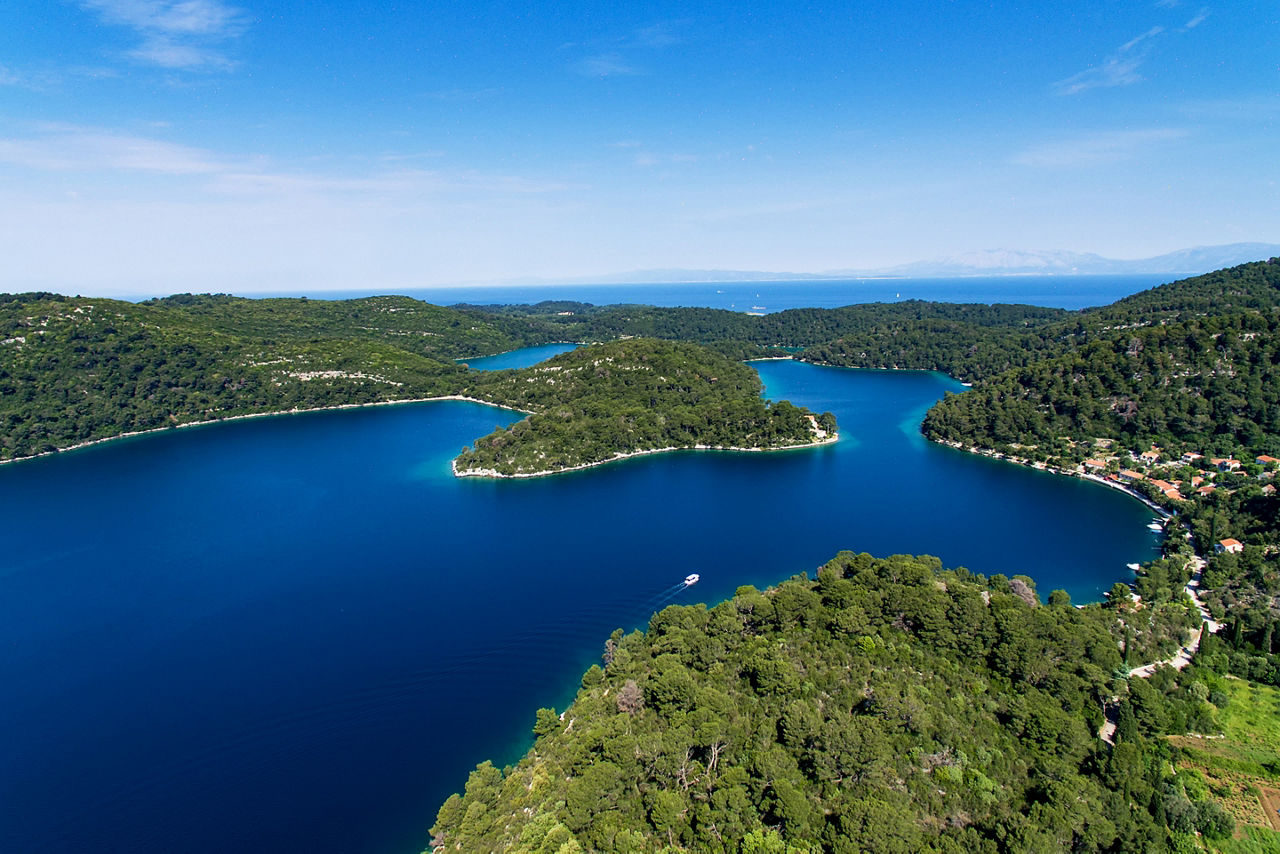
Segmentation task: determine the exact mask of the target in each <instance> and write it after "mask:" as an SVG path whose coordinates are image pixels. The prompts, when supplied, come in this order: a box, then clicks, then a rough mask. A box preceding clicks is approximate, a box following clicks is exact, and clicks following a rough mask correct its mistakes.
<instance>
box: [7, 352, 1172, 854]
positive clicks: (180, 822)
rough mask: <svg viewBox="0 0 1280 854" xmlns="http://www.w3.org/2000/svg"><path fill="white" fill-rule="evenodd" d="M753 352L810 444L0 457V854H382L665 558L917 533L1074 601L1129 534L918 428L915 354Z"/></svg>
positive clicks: (368, 439) (527, 711) (1052, 490)
mask: <svg viewBox="0 0 1280 854" xmlns="http://www.w3.org/2000/svg"><path fill="white" fill-rule="evenodd" d="M756 366H757V368H758V369H759V371H760V373H761V375H762V376H763V378H764V379H765V382H766V384H767V387H768V394H769V396H770V397H773V398H782V397H787V398H790V399H791V400H793V401H795V402H796V403H800V404H805V405H808V406H811V407H813V408H815V409H818V410H826V409H830V410H832V411H834V412H835V413H836V415H837V416H838V418H839V419H840V423H841V426H842V430H843V436H844V438H843V439H842V441H841V442H840V443H838V444H836V445H834V446H828V447H824V448H818V449H811V450H797V451H787V452H779V453H773V454H747V453H727V452H683V453H675V454H666V455H659V456H652V457H642V458H636V459H632V460H627V461H624V462H621V463H617V464H614V465H610V466H605V467H602V468H598V469H593V470H590V471H584V472H578V473H574V474H569V475H563V476H559V477H554V478H544V479H536V480H521V481H498V482H495V481H485V480H474V479H466V480H456V479H454V478H452V477H451V476H450V474H449V461H450V458H451V457H452V455H453V454H455V453H457V451H458V450H459V449H460V448H461V447H462V446H463V445H465V444H467V443H469V442H471V441H472V440H474V439H475V437H477V436H479V435H482V434H484V433H486V432H488V431H489V430H491V429H492V428H493V427H494V425H495V424H496V423H506V422H510V421H512V420H514V417H515V416H513V415H512V414H511V413H508V412H505V411H503V410H498V409H494V408H491V407H487V406H482V405H476V404H469V403H463V402H438V403H425V404H414V405H405V406H398V407H374V408H368V409H361V410H347V411H338V412H326V413H315V414H307V415H295V416H284V417H277V418H264V419H254V420H247V421H241V422H237V423H233V424H224V425H217V426H212V427H207V428H195V429H188V430H181V431H172V432H168V433H163V434H156V435H152V436H146V437H139V438H135V439H128V440H123V441H119V442H115V443H111V444H107V445H103V446H98V447H94V448H90V449H85V450H82V451H77V452H72V453H67V454H63V455H59V456H54V457H50V458H44V459H40V460H34V461H30V462H26V463H20V464H15V465H10V466H4V467H0V508H2V509H3V512H2V513H0V541H2V542H3V543H4V544H5V547H4V551H3V557H2V558H0V651H2V652H0V732H3V733H4V734H5V737H4V738H3V739H0V850H3V851H14V852H59V853H61V852H73V851H75V852H81V851H95V852H155V853H156V854H159V852H165V854H169V852H176V851H181V852H184V854H195V853H197V852H209V854H213V852H218V854H224V852H228V851H267V850H280V851H308V852H312V854H326V852H333V854H359V853H360V852H369V854H375V852H376V854H382V852H416V851H418V850H420V849H421V848H422V847H423V846H424V845H425V844H426V842H427V840H428V833H427V829H428V827H429V826H430V825H431V823H432V821H433V819H434V814H435V810H436V809H437V807H438V806H439V804H440V803H441V802H442V800H443V799H444V798H445V797H446V796H447V795H448V794H449V793H450V792H452V791H455V790H457V789H459V788H461V786H462V784H463V783H464V782H465V779H466V774H467V772H468V771H469V770H470V769H471V768H472V767H473V766H474V765H475V763H477V762H478V761H480V760H482V759H484V758H494V759H497V760H498V761H499V762H505V761H512V760H514V759H515V758H516V757H517V756H518V755H519V754H520V753H521V752H522V751H523V750H524V749H525V748H526V747H527V746H528V743H529V735H528V731H529V727H530V726H532V723H533V718H534V710H535V709H537V708H538V707H539V706H548V705H555V706H557V707H563V705H564V704H565V703H566V701H567V700H569V699H570V698H571V697H572V695H573V693H574V690H575V689H576V686H577V682H578V677H579V675H580V674H581V672H582V670H583V669H585V668H586V667H587V666H589V665H590V664H591V663H592V662H593V661H597V660H598V655H599V651H600V648H601V644H602V642H603V640H604V639H605V637H606V636H607V635H608V633H609V632H610V631H611V630H612V629H613V628H615V627H618V626H623V627H628V628H630V627H634V626H637V625H639V624H642V623H644V622H645V620H646V619H647V617H648V615H649V614H650V613H651V612H652V610H654V609H655V608H657V607H660V606H661V605H662V604H663V591H666V590H669V589H670V588H671V587H672V585H673V584H675V583H676V582H678V581H679V580H680V579H682V578H684V576H685V575H687V574H688V573H690V572H695V571H696V572H698V573H700V574H701V575H702V582H701V583H700V584H698V585H697V586H696V587H693V588H690V589H688V590H686V591H683V592H680V593H678V594H675V595H672V596H669V597H668V598H669V600H670V601H675V602H684V603H688V602H697V601H706V602H716V601H718V600H721V599H723V598H725V597H727V596H730V595H731V594H732V593H733V591H734V589H735V588H736V587H738V586H739V585H743V584H756V585H760V586H763V585H767V584H770V583H774V582H777V581H779V580H782V579H784V578H786V577H788V576H790V575H792V574H794V573H797V572H806V571H812V570H813V569H814V568H815V567H817V566H818V565H819V564H820V563H822V562H823V561H825V560H826V559H827V558H829V557H831V556H832V555H833V554H834V553H835V552H836V551H837V550H839V549H842V548H851V549H854V550H858V551H864V550H865V551H870V552H872V553H875V554H881V555H883V554H889V553H893V552H916V553H921V552H927V553H933V554H937V555H939V556H941V557H942V559H943V561H944V563H946V564H947V565H951V566H956V565H966V566H969V567H970V568H972V569H974V570H977V571H982V572H986V573H995V572H1003V573H1006V574H1013V573H1019V572H1024V573H1027V574H1029V575H1031V576H1033V577H1034V578H1036V579H1037V580H1038V582H1039V587H1040V590H1041V592H1042V594H1045V595H1047V593H1048V591H1049V590H1050V589H1052V588H1055V587H1064V588H1066V589H1067V590H1069V591H1070V592H1071V594H1072V596H1073V597H1075V598H1076V599H1077V600H1085V599H1091V598H1096V597H1098V596H1099V594H1100V592H1101V591H1102V590H1104V589H1106V588H1107V587H1108V586H1109V585H1110V584H1111V583H1112V582H1114V581H1115V580H1117V579H1120V578H1128V577H1129V575H1130V574H1129V572H1128V571H1127V570H1126V568H1125V564H1126V563H1129V562H1132V561H1142V560H1147V559H1150V558H1153V557H1154V556H1155V555H1156V551H1157V543H1156V541H1155V539H1154V537H1153V535H1152V534H1151V533H1150V532H1148V531H1147V530H1146V528H1145V525H1146V524H1147V522H1148V521H1149V520H1150V518H1151V516H1150V514H1149V513H1148V512H1147V511H1146V509H1145V508H1143V507H1142V506H1141V505H1140V504H1138V503H1137V502H1136V501H1133V500H1132V499H1129V498H1127V497H1125V496H1123V495H1121V494H1119V493H1116V492H1113V491H1111V490H1108V489H1106V488H1102V487H1098V486H1095V485H1091V484H1086V483H1082V482H1078V481H1074V480H1070V479H1066V478H1060V477H1054V476H1051V475H1046V474H1041V473H1037V472H1034V471H1031V470H1028V469H1024V468H1020V467H1016V466H1013V465H1009V464H1005V463H999V462H994V461H991V460H986V459H982V458H978V457H973V456H969V455H966V454H963V453H961V452H957V451H952V450H950V449H947V448H942V447H938V446H934V445H931V444H929V443H927V442H925V441H924V440H923V439H922V438H921V437H920V435H919V433H918V431H917V426H918V424H919V422H920V419H921V417H922V415H923V413H924V411H925V409H926V408H927V407H928V406H929V405H930V404H931V403H932V402H933V401H935V400H937V399H938V398H939V397H940V396H941V395H942V393H943V391H944V390H955V389H956V388H958V386H957V384H956V383H954V382H953V381H951V380H949V379H947V378H946V377H943V376H940V375H938V374H930V373H907V372H902V373H884V372H872V371H854V370H842V369H837V368H821V367H815V366H811V365H804V364H799V363H792V362H763V363H756Z"/></svg>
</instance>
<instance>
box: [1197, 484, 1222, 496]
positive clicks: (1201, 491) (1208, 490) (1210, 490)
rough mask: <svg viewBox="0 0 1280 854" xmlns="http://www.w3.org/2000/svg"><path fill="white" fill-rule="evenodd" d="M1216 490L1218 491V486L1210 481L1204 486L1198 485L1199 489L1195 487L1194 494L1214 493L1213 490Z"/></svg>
mask: <svg viewBox="0 0 1280 854" xmlns="http://www.w3.org/2000/svg"><path fill="white" fill-rule="evenodd" d="M1217 491H1218V487H1216V486H1214V485H1213V484H1212V483H1210V484H1206V485H1205V486H1202V487H1200V488H1199V489H1197V490H1196V495H1213V493H1215V492H1217Z"/></svg>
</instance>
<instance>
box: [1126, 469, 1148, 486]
mask: <svg viewBox="0 0 1280 854" xmlns="http://www.w3.org/2000/svg"><path fill="white" fill-rule="evenodd" d="M1120 480H1121V481H1122V482H1124V483H1137V482H1138V481H1140V480H1146V478H1145V477H1144V476H1143V475H1142V474H1141V473H1140V472H1136V471H1134V470H1133V469H1123V470H1122V471H1121V472H1120Z"/></svg>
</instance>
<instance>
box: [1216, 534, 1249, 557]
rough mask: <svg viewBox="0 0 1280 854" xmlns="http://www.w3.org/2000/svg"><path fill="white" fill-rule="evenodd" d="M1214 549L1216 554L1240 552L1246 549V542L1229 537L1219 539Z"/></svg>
mask: <svg viewBox="0 0 1280 854" xmlns="http://www.w3.org/2000/svg"><path fill="white" fill-rule="evenodd" d="M1213 551H1214V553H1215V554H1223V553H1224V552H1225V553H1226V554H1240V552H1242V551H1244V543H1242V542H1240V541H1239V540H1236V539H1232V538H1231V537H1227V538H1226V539H1225V540H1219V541H1218V543H1217V544H1216V545H1215V546H1214V547H1213Z"/></svg>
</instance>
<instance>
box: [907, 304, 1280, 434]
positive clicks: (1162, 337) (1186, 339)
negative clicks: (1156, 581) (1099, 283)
mask: <svg viewBox="0 0 1280 854" xmlns="http://www.w3.org/2000/svg"><path fill="white" fill-rule="evenodd" d="M924 429H925V433H926V435H928V436H930V437H931V438H937V439H943V440H948V441H959V442H962V443H965V444H970V445H978V446H980V447H997V446H1000V445H1012V444H1020V445H1044V444H1046V443H1048V442H1050V441H1052V440H1053V439H1055V438H1062V437H1065V438H1069V439H1073V440H1076V441H1082V442H1091V441H1092V440H1093V439H1096V438H1107V439H1122V440H1124V444H1125V445H1126V446H1127V447H1134V448H1137V449H1139V450H1145V449H1146V448H1148V447H1150V446H1151V445H1152V444H1156V445H1160V446H1162V447H1167V448H1170V449H1173V448H1188V449H1196V450H1203V451H1205V452H1210V451H1217V450H1219V449H1221V451H1222V452H1223V453H1226V452H1227V451H1230V450H1234V449H1236V448H1240V447H1244V448H1253V449H1257V452H1258V453H1263V451H1264V450H1265V449H1268V448H1273V449H1280V312H1278V311H1276V310H1275V309H1271V310H1268V311H1265V312H1263V311H1252V310H1244V311H1239V312H1236V313H1232V314H1216V315H1214V316H1210V317H1200V318H1194V319H1190V320H1186V321H1183V322H1172V323H1167V324H1152V325H1146V326H1137V327H1132V328H1126V329H1124V330H1122V331H1117V332H1116V333H1115V334H1112V335H1110V336H1106V337H1102V336H1094V338H1093V340H1091V341H1089V342H1088V343H1085V344H1083V345H1082V346H1080V347H1077V348H1073V349H1072V350H1071V351H1070V352H1068V353H1066V354H1064V355H1060V356H1053V357H1051V358H1047V359H1042V360H1039V361H1036V362H1033V363H1031V364H1028V365H1025V366H1021V367H1019V368H1017V369H1015V370H1012V371H1008V372H1006V373H1003V374H1001V375H999V376H995V377H992V378H991V379H989V380H988V381H986V382H983V383H980V384H978V385H976V386H975V387H974V389H973V390H972V391H971V392H968V393H965V394H963V395H956V396H952V397H948V398H947V399H946V400H945V401H943V402H942V403H941V404H939V405H938V406H936V407H934V408H933V409H932V410H931V411H930V412H929V414H928V416H927V418H926V419H925V427H924Z"/></svg>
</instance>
